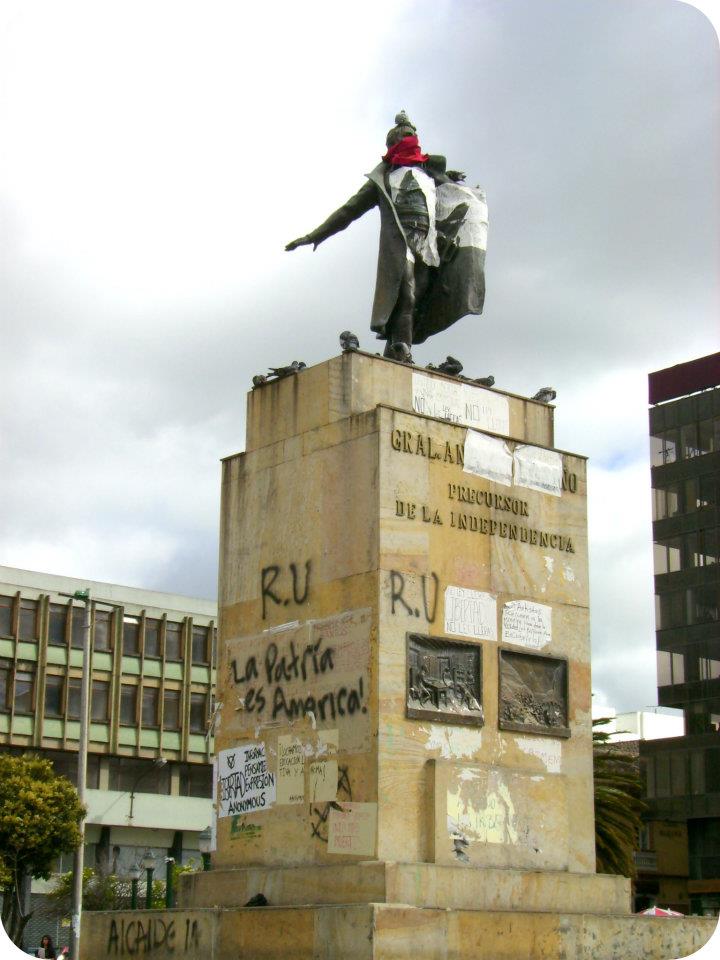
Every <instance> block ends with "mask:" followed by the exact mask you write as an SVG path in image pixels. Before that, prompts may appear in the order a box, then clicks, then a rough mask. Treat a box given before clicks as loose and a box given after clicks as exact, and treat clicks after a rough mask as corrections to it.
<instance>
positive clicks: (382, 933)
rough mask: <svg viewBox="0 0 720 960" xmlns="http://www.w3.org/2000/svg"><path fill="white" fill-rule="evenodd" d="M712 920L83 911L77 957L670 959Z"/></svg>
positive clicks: (341, 911)
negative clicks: (80, 939) (78, 955)
mask: <svg viewBox="0 0 720 960" xmlns="http://www.w3.org/2000/svg"><path fill="white" fill-rule="evenodd" d="M715 926H716V920H715V919H714V918H705V917H679V918H674V917H673V918H664V917H642V916H607V915H602V914H586V913H582V914H581V913H561V912H547V913H540V912H535V913H528V912H526V911H514V912H510V911H482V910H437V909H427V908H422V907H413V906H406V905H401V904H384V903H383V904H350V905H328V906H317V905H316V906H296V907H255V908H244V909H243V908H241V909H233V910H223V909H219V908H216V909H207V910H180V909H176V910H147V911H146V910H134V911H117V912H115V911H114V912H97V913H95V912H93V913H91V912H87V913H85V914H84V916H83V921H82V941H81V950H80V956H81V958H82V960H90V958H95V957H128V956H134V955H138V956H142V957H151V958H158V960H160V958H169V957H177V956H182V957H183V960H288V958H289V957H291V958H292V960H558V958H562V957H566V958H569V960H675V958H678V957H686V956H688V955H689V954H692V953H694V952H695V951H696V950H699V949H700V947H701V946H702V945H703V944H704V943H706V942H707V941H708V940H709V939H710V937H711V936H712V933H713V931H714V929H715Z"/></svg>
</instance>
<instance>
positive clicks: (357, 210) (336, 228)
mask: <svg viewBox="0 0 720 960" xmlns="http://www.w3.org/2000/svg"><path fill="white" fill-rule="evenodd" d="M377 202H378V195H377V187H376V186H375V184H374V183H372V181H370V180H369V181H368V182H367V183H366V184H364V185H363V186H362V187H360V189H359V190H358V192H357V193H356V194H355V196H353V197H350V199H349V200H348V201H347V203H344V204H343V205H342V206H341V207H340V208H339V209H338V210H336V211H335V213H331V214H330V216H329V217H328V218H327V220H326V221H325V222H324V223H321V224H320V226H319V227H316V228H315V230H313V231H312V232H311V233H308V234H306V235H305V236H304V237H298V239H297V240H292V241H291V242H290V243H289V244H288V245H287V246H286V247H285V249H286V250H295V249H296V248H297V247H303V246H306V245H307V244H310V243H311V244H312V245H313V249H315V248H316V247H317V246H318V244H319V243H322V242H323V240H327V238H328V237H331V236H332V235H333V234H334V233H340V231H341V230H344V229H345V228H346V227H348V226H350V224H351V223H352V222H353V220H357V219H358V218H359V217H361V216H362V215H363V214H364V213H367V211H368V210H372V208H373V207H374V206H376V205H377Z"/></svg>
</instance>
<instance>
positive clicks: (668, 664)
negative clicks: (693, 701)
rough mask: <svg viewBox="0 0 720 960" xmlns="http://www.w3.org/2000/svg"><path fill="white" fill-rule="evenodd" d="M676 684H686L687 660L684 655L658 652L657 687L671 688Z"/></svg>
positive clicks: (663, 651)
mask: <svg viewBox="0 0 720 960" xmlns="http://www.w3.org/2000/svg"><path fill="white" fill-rule="evenodd" d="M675 683H685V659H684V657H683V655H682V653H669V652H668V651H667V650H658V652H657V685H658V687H670V686H672V685H673V684H675Z"/></svg>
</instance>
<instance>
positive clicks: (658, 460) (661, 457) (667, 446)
mask: <svg viewBox="0 0 720 960" xmlns="http://www.w3.org/2000/svg"><path fill="white" fill-rule="evenodd" d="M677 451H678V436H677V430H665V431H664V432H662V431H661V432H660V433H656V434H653V436H652V437H651V438H650V460H651V463H652V465H653V467H661V466H663V465H664V464H666V463H675V461H676V460H677V459H678V457H677Z"/></svg>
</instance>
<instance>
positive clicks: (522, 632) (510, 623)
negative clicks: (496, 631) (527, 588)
mask: <svg viewBox="0 0 720 960" xmlns="http://www.w3.org/2000/svg"><path fill="white" fill-rule="evenodd" d="M502 638H503V643H514V644H516V645H517V646H519V647H530V648H531V649H533V650H540V649H541V648H542V647H544V646H545V645H546V644H548V643H550V641H551V640H552V607H548V606H546V604H544V603H534V602H533V601H532V600H510V601H508V603H506V604H505V606H504V607H503V614H502Z"/></svg>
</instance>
